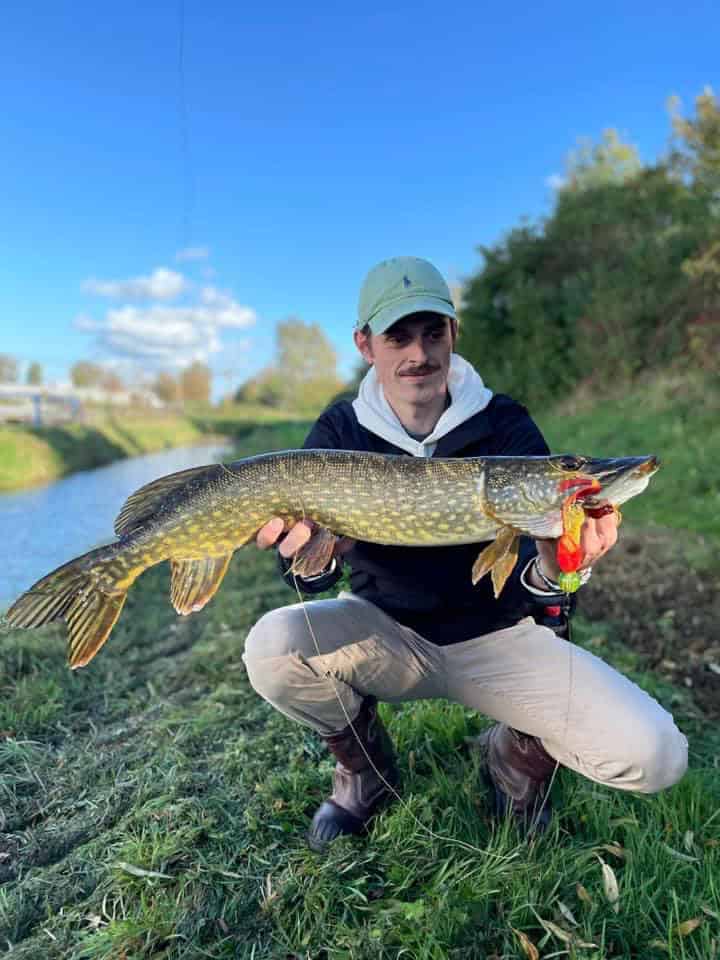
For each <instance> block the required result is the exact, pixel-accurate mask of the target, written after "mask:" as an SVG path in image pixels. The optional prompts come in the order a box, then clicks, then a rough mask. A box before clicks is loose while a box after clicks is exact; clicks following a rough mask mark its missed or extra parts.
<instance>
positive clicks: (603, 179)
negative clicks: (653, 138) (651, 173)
mask: <svg viewBox="0 0 720 960" xmlns="http://www.w3.org/2000/svg"><path fill="white" fill-rule="evenodd" d="M565 167H566V182H565V185H564V186H563V187H562V188H561V189H562V190H587V189H588V188H591V187H600V186H603V185H605V184H608V183H624V182H625V181H626V180H628V179H630V178H631V177H634V176H636V175H637V174H638V173H639V172H640V169H641V167H642V164H641V163H640V156H639V154H638V152H637V148H636V147H634V146H633V145H632V144H630V143H623V141H622V140H621V139H620V135H619V133H618V132H617V130H613V129H612V128H609V129H607V130H603V133H602V138H601V140H600V142H599V143H593V142H592V140H589V139H581V140H580V141H579V142H578V146H577V147H576V149H575V150H571V151H570V153H569V154H568V156H567V159H566V162H565Z"/></svg>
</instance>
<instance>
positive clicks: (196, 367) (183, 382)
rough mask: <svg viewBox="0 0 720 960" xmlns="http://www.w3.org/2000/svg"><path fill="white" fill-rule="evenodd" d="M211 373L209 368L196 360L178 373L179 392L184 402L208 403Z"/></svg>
mask: <svg viewBox="0 0 720 960" xmlns="http://www.w3.org/2000/svg"><path fill="white" fill-rule="evenodd" d="M211 385H212V373H211V372H210V368H209V367H208V366H207V365H206V364H204V363H200V362H199V361H196V362H195V363H191V364H190V366H189V367H186V368H185V369H184V370H183V371H182V373H181V374H180V392H181V395H182V399H183V400H184V401H185V402H186V403H209V402H210V389H211Z"/></svg>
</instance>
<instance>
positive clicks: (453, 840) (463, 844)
mask: <svg viewBox="0 0 720 960" xmlns="http://www.w3.org/2000/svg"><path fill="white" fill-rule="evenodd" d="M291 572H292V577H293V584H294V585H295V590H296V592H297V595H298V598H299V600H300V605H301V606H302V610H303V614H304V615H305V621H306V623H307V628H308V630H309V631H310V636H311V637H312V640H313V643H314V644H315V649H316V650H317V654H318V656H319V657H321V656H323V654H322V651H321V650H320V644H319V643H318V640H317V637H316V635H315V631H314V630H313V627H312V623H311V622H310V617H309V616H308V612H307V606H306V604H305V600H304V598H303V595H302V593H301V592H300V588H299V587H298V583H297V576H296V574H295V573H294V572H293V571H292V569H291ZM324 676H325V677H326V678H327V679H329V680H331V681H332V683H333V692H334V693H335V696H336V698H337V701H338V703H339V704H340V708H341V709H342V712H343V714H344V715H345V720H346V721H347V726H349V727H350V729H351V730H352V732H353V736H354V737H355V739H356V741H357V743H358V746H359V747H360V749H361V750H362V752H363V753H364V754H365V759H366V760H367V761H368V763H369V764H370V766H371V767H372V769H373V771H374V772H375V774H376V776H377V777H378V779H379V780H380V781H381V783H382V784H383V785H384V786H385V787H386V789H387V790H389V791H390V793H392V795H393V796H394V797H395V799H396V800H397V802H398V803H399V804H400V807H401V809H402V810H404V811H405V813H406V814H407V815H408V816H409V817H410V819H411V820H413V821H414V823H415V824H416V825H417V826H418V827H420V829H421V830H424V831H425V832H426V833H427V834H428V836H429V837H431V838H432V839H433V840H440V841H441V842H443V843H454V844H455V845H456V846H458V847H462V848H463V849H464V850H469V851H470V852H471V853H480V854H482V855H483V856H484V857H493V858H494V859H495V860H501V861H502V860H514V859H515V858H516V857H517V853H511V854H500V853H493V852H492V851H491V850H488V849H483V848H482V847H476V846H475V844H472V843H468V842H467V841H465V840H458V839H457V837H450V836H444V835H443V834H441V833H435V831H434V830H431V829H430V827H428V826H427V824H425V823H423V822H422V820H420V818H419V817H418V816H416V815H415V814H414V813H413V811H412V810H411V809H410V805H409V804H408V803H407V802H406V801H405V800H403V798H402V796H401V795H400V794H399V793H398V792H397V790H396V789H395V787H394V786H393V785H392V784H391V783H390V782H389V781H388V780H386V779H385V777H384V776H383V775H382V773H381V772H380V771H379V770H378V768H377V766H376V765H375V763H374V762H373V759H372V757H371V756H370V754H369V753H368V751H367V750H366V749H365V744H364V743H363V742H362V740H361V739H360V736H359V734H358V732H357V730H356V729H355V724H354V723H353V721H352V720H351V719H350V714H349V713H348V712H347V710H346V709H345V704H344V703H343V701H342V697H341V696H340V694H339V693H338V688H337V681H336V679H335V677H334V676H333V674H332V672H331V671H330V670H326V671H325V674H324Z"/></svg>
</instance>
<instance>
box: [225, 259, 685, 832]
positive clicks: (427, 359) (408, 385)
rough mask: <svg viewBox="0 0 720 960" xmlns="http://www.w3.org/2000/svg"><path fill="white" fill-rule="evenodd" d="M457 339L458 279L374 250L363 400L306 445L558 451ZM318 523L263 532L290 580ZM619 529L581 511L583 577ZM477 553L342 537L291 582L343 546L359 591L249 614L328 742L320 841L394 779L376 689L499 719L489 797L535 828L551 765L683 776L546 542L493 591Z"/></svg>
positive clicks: (663, 729)
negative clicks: (477, 571)
mask: <svg viewBox="0 0 720 960" xmlns="http://www.w3.org/2000/svg"><path fill="white" fill-rule="evenodd" d="M456 337H457V319H456V315H455V310H454V307H453V304H452V301H451V298H450V293H449V291H448V287H447V284H446V283H445V281H444V279H443V278H442V276H441V274H440V273H439V272H438V271H437V270H436V269H435V267H434V266H433V265H432V264H430V263H428V262H427V261H425V260H420V259H418V258H415V257H397V258H394V259H391V260H385V261H383V262H382V263H380V264H378V265H377V266H376V267H374V268H373V269H372V270H371V271H370V273H369V274H368V276H367V278H366V280H365V282H364V284H363V287H362V290H361V293H360V301H359V308H358V323H357V327H356V329H355V332H354V338H355V344H356V346H357V348H358V350H359V351H360V353H361V354H362V356H363V357H364V358H365V360H366V361H367V362H368V363H369V364H370V370H369V372H368V374H367V375H366V376H365V378H364V380H363V382H362V384H361V386H360V389H359V391H358V396H357V398H356V399H355V400H354V401H353V402H352V403H349V402H340V403H336V404H334V405H333V406H331V407H329V408H328V409H327V410H326V411H325V412H324V413H323V414H322V415H321V416H320V417H319V419H318V420H317V421H316V423H315V425H314V426H313V428H312V429H311V431H310V433H309V435H308V438H307V440H306V443H305V446H306V447H309V448H319V447H322V448H334V449H352V450H368V451H374V452H379V453H392V454H406V455H412V456H426V457H429V456H438V457H469V456H497V455H517V456H524V455H544V454H547V453H549V450H548V447H547V445H546V443H545V441H544V439H543V437H542V435H541V433H540V431H539V430H538V428H537V426H536V425H535V423H534V422H533V421H532V420H531V418H530V416H529V415H528V412H527V410H526V409H525V408H524V407H522V406H521V405H520V404H518V403H516V402H515V401H513V400H511V399H510V398H509V397H507V396H503V395H501V394H493V392H492V391H491V390H490V389H488V388H487V387H486V386H485V384H484V383H483V381H482V379H481V377H480V376H479V374H478V373H477V372H476V371H475V370H474V369H473V368H472V366H471V365H470V364H468V363H467V362H466V361H465V360H463V359H462V358H461V357H460V356H458V355H457V354H455V353H454V352H453V351H454V346H455V341H456ZM599 512H600V513H601V512H602V511H599ZM314 532H315V531H314V527H313V524H312V523H310V522H307V523H299V524H297V525H295V526H294V527H293V528H292V529H291V530H290V531H289V532H287V533H286V531H285V529H284V524H283V521H282V519H280V518H275V519H274V520H271V521H270V522H269V523H267V524H266V525H265V526H264V527H263V528H262V529H261V530H260V531H259V532H258V534H257V543H258V546H259V547H261V548H268V547H269V546H271V545H273V544H276V545H277V547H278V553H279V559H280V562H281V567H282V570H283V572H284V574H285V577H286V579H287V580H288V582H290V583H292V582H293V576H292V572H291V569H290V566H291V562H292V557H293V556H294V555H295V554H296V553H297V551H298V550H299V549H300V548H301V547H302V546H303V545H304V544H305V543H306V542H307V540H308V539H309V538H310V537H311V536H312V535H313V533H314ZM616 539H617V521H616V516H615V514H614V513H609V514H606V515H604V516H598V517H597V518H593V517H590V516H588V517H587V519H586V521H585V524H584V527H583V531H582V544H581V545H582V549H583V551H584V563H583V566H582V570H583V579H584V580H586V579H587V578H588V577H589V575H590V568H591V567H592V566H593V564H594V563H595V562H596V561H597V560H598V559H599V558H600V557H601V556H603V555H604V554H605V553H606V552H607V551H608V550H609V549H610V548H611V547H612V546H613V545H614V543H615V542H616ZM478 551H479V547H478V545H477V544H468V545H463V546H456V547H388V546H381V545H378V544H370V543H362V542H354V541H351V540H348V539H347V538H339V539H338V540H337V542H336V546H335V556H334V557H333V559H332V561H331V563H330V565H329V567H328V568H327V570H326V571H324V572H323V573H321V574H319V575H318V576H316V577H312V578H307V579H304V580H302V579H300V578H298V579H297V582H298V585H299V587H300V589H301V590H302V591H303V592H305V593H317V592H321V591H323V590H326V589H328V588H329V587H330V586H332V585H333V584H334V583H335V582H336V581H337V580H338V578H339V576H340V572H341V571H340V563H339V562H338V560H339V557H340V556H343V557H344V559H345V560H346V561H347V562H348V563H349V565H350V567H351V571H352V572H351V586H352V592H351V593H342V594H340V596H339V597H338V598H337V599H333V600H318V601H314V602H312V603H308V604H307V611H306V610H305V609H303V606H302V605H301V604H293V605H291V606H288V607H283V608H281V609H278V610H274V611H272V612H270V613H268V614H266V615H265V616H264V617H262V619H261V620H260V621H259V622H258V623H257V624H256V625H255V626H254V627H253V629H252V630H251V631H250V634H249V635H248V638H247V642H246V647H245V654H244V657H243V659H244V661H245V665H246V667H247V671H248V675H249V678H250V681H251V683H252V684H253V686H254V687H255V689H256V690H257V691H258V693H260V694H261V695H262V696H263V697H265V699H266V700H268V701H269V702H270V703H271V704H273V705H274V706H275V707H277V709H279V710H281V711H282V712H283V713H284V714H286V715H287V716H289V717H291V718H292V719H294V720H297V721H299V722H300V723H304V724H307V725H309V726H311V727H312V728H314V729H315V730H316V731H317V732H318V733H319V734H320V736H321V737H322V738H323V739H324V741H325V743H326V744H327V746H328V747H329V749H330V750H331V751H332V753H333V754H334V755H335V757H336V759H337V764H336V767H335V772H334V777H333V792H332V795H331V796H330V798H329V799H328V800H326V801H325V802H324V803H323V804H322V805H321V806H320V808H319V809H318V810H317V812H316V813H315V816H314V818H313V821H312V825H311V827H310V830H309V833H308V842H309V844H310V846H311V847H312V848H313V849H315V850H321V849H323V847H324V846H325V845H326V844H328V843H330V842H331V841H332V840H333V839H334V838H335V837H337V836H339V835H340V834H348V833H359V832H361V831H362V830H363V829H364V828H365V827H366V825H367V824H368V822H369V820H370V819H371V817H372V816H373V814H375V813H376V812H377V810H378V809H379V808H380V807H381V806H382V804H384V803H385V802H387V801H388V800H390V799H391V798H392V795H393V794H394V789H395V786H396V785H397V783H398V779H399V778H398V770H397V766H396V762H395V756H394V753H393V749H392V744H391V742H390V739H389V737H388V735H387V732H386V731H385V730H384V728H383V726H382V723H381V721H380V718H379V716H378V714H377V701H378V700H384V701H390V702H400V701H404V700H412V699H419V698H423V697H445V698H447V699H451V700H454V701H457V702H459V703H462V704H464V705H465V706H467V707H470V708H473V709H475V710H478V711H481V712H482V713H485V714H487V715H488V716H490V717H492V718H494V719H495V720H496V721H498V722H497V723H496V724H495V725H494V726H493V727H492V728H491V729H490V730H489V731H488V732H487V733H485V734H484V735H483V737H482V738H481V747H482V749H483V752H484V757H485V771H486V779H487V780H488V782H489V784H490V786H491V788H492V793H493V801H494V808H495V812H496V813H497V814H498V815H504V814H505V813H510V814H511V815H513V816H515V817H517V818H518V820H519V821H520V822H521V823H522V824H524V825H525V826H531V827H532V828H540V829H542V828H544V827H545V826H546V825H547V823H548V821H549V816H550V805H549V797H548V796H547V795H546V790H547V784H548V781H549V778H550V777H551V775H552V773H553V771H554V770H555V769H556V766H557V765H558V764H562V765H564V766H568V767H570V768H571V769H573V770H576V771H577V772H579V773H582V774H584V775H585V776H586V777H589V778H590V779H592V780H595V781H596V782H598V783H604V784H606V785H608V786H611V787H616V788H618V789H622V790H636V791H641V792H647V793H650V792H654V791H657V790H660V789H663V788H664V787H667V786H670V785H671V784H673V783H675V782H676V781H677V780H679V779H680V777H681V776H682V775H683V773H684V771H685V769H686V766H687V741H686V739H685V737H684V736H683V735H682V733H680V731H679V730H678V729H677V727H676V726H675V724H674V723H673V720H672V717H671V716H670V714H668V713H667V712H666V711H665V710H664V709H663V708H662V707H661V706H660V705H659V704H658V703H656V702H655V701H654V700H653V699H652V698H651V697H649V696H648V695H647V694H645V693H644V692H643V691H641V690H640V689H639V688H638V687H637V686H636V685H635V684H633V683H631V682H630V681H629V680H627V679H626V678H625V677H623V676H622V675H621V674H619V673H618V672H616V671H615V670H613V669H612V668H611V667H609V666H608V665H607V664H605V663H604V662H603V661H602V660H600V659H599V658H597V657H594V656H593V655H591V654H590V653H588V652H586V651H584V650H582V649H581V648H579V647H576V646H574V645H573V644H572V643H571V642H570V641H569V638H568V639H564V638H563V637H564V636H565V635H567V621H568V618H569V615H570V612H571V604H570V602H569V600H568V598H567V597H566V595H565V594H563V593H562V592H561V591H560V589H559V587H558V586H557V583H556V582H555V581H556V578H557V576H558V575H559V569H558V567H557V565H556V562H555V541H547V540H540V541H538V542H537V543H535V544H534V543H533V542H532V541H531V540H528V539H527V538H525V539H524V541H523V547H522V548H521V555H520V561H519V563H518V564H517V565H516V568H515V571H514V572H513V574H512V575H511V577H510V579H509V580H508V582H507V583H506V585H505V588H504V590H503V592H502V594H501V596H500V598H499V599H498V600H495V599H494V597H493V594H492V588H491V585H490V582H489V580H490V578H489V577H485V578H483V579H482V580H481V581H480V582H479V583H478V585H477V586H475V587H473V586H472V584H471V581H470V569H471V567H472V564H473V560H474V559H475V557H476V556H477V554H478ZM306 613H307V616H306ZM308 620H309V622H310V624H311V627H312V630H310V629H309V628H308ZM545 624H550V625H552V626H554V627H555V630H553V629H550V627H549V626H547V625H545Z"/></svg>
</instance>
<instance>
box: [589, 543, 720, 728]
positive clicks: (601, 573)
mask: <svg viewBox="0 0 720 960" xmlns="http://www.w3.org/2000/svg"><path fill="white" fill-rule="evenodd" d="M689 554H694V555H695V556H696V557H697V556H700V555H702V557H703V559H702V562H701V564H699V565H698V566H697V567H696V568H693V567H691V566H690V565H689V563H688V560H687V559H686V557H687V556H688V555H689ZM696 562H697V561H696ZM580 609H581V611H582V613H583V614H584V615H585V616H587V617H589V618H590V619H593V620H606V621H610V622H611V623H612V624H613V625H614V626H615V627H616V628H617V629H618V632H619V639H621V640H622V641H623V642H624V643H625V644H627V645H628V646H629V647H630V648H631V649H633V650H636V651H638V652H640V653H642V654H644V655H645V657H646V662H647V665H648V667H650V668H652V669H653V670H656V671H658V672H659V673H661V674H663V675H664V676H666V677H668V678H669V679H671V680H672V681H673V682H674V683H676V684H678V685H682V686H685V687H687V688H689V689H690V690H691V692H692V694H693V698H694V700H695V702H696V703H697V705H698V706H699V707H700V708H701V709H702V710H703V712H704V713H706V714H707V715H708V716H712V717H720V558H716V555H714V554H713V553H712V550H711V545H710V544H709V543H708V542H706V541H705V540H704V539H703V538H702V537H700V536H698V535H697V534H695V533H687V532H684V531H682V530H668V529H665V528H660V529H658V528H654V529H649V530H648V529H645V530H635V531H634V530H632V529H630V528H628V529H627V530H621V531H620V539H619V540H618V543H617V546H616V547H614V548H613V551H612V553H611V554H610V555H609V556H608V557H607V558H606V559H604V560H603V561H602V565H601V566H600V567H599V569H598V572H597V573H596V575H595V576H594V577H593V579H592V580H591V581H590V583H589V584H588V585H587V587H585V588H584V589H583V591H582V595H581V598H580Z"/></svg>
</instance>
